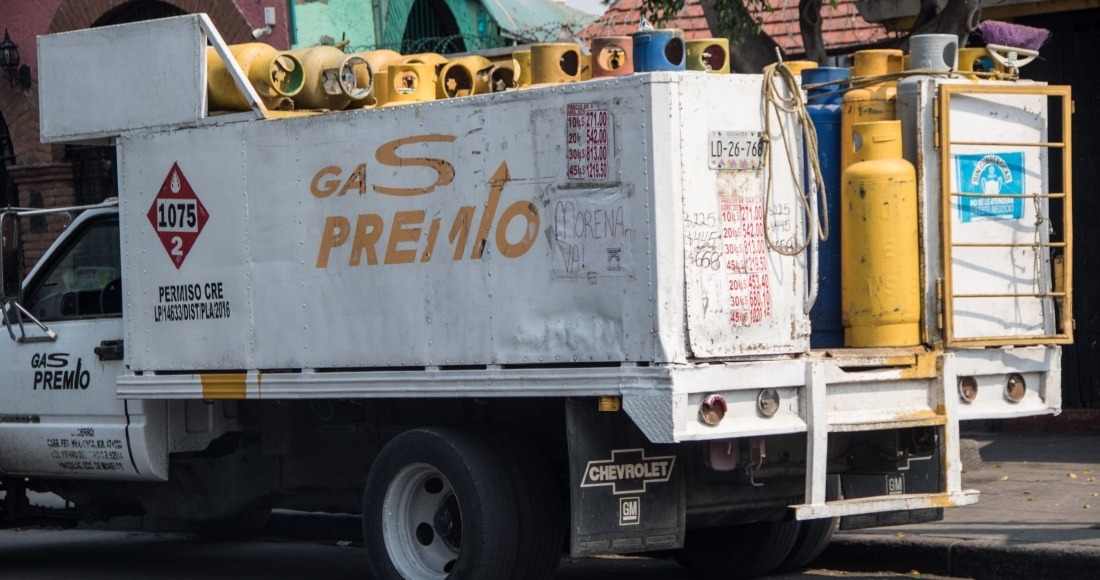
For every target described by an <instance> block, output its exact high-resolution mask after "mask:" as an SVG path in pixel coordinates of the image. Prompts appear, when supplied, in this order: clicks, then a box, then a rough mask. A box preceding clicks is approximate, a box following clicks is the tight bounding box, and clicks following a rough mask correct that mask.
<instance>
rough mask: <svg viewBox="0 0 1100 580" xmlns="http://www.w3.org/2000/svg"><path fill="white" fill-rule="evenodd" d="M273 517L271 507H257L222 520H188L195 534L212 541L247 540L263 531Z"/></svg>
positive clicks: (188, 524)
mask: <svg viewBox="0 0 1100 580" xmlns="http://www.w3.org/2000/svg"><path fill="white" fill-rule="evenodd" d="M270 517H271V508H268V507H255V508H250V509H247V510H245V511H243V512H241V513H239V514H237V515H236V516H233V517H231V518H225V519H221V520H205V521H190V522H187V527H189V528H191V531H192V532H195V535H196V536H198V537H200V538H202V539H204V540H207V541H210V542H226V541H231V540H247V539H248V538H251V537H253V536H256V535H257V534H259V533H260V532H261V531H263V529H264V526H266V525H267V520H268V519H269V518H270Z"/></svg>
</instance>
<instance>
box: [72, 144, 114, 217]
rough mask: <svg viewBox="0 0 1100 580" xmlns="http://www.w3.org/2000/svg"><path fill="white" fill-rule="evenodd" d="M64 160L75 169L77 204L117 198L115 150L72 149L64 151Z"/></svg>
mask: <svg viewBox="0 0 1100 580" xmlns="http://www.w3.org/2000/svg"><path fill="white" fill-rule="evenodd" d="M65 158H66V159H68V160H69V162H70V163H72V166H73V196H74V197H75V200H74V201H75V202H76V204H77V205H85V204H92V203H99V202H101V201H103V200H105V199H107V198H109V197H118V176H117V174H116V172H115V148H114V147H112V146H87V145H76V146H69V147H67V148H66V149H65Z"/></svg>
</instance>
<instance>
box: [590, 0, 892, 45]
mask: <svg viewBox="0 0 1100 580" xmlns="http://www.w3.org/2000/svg"><path fill="white" fill-rule="evenodd" d="M822 4H823V7H822V9H821V18H822V23H821V33H822V36H823V37H824V40H825V47H826V48H827V49H829V50H834V49H844V48H848V47H855V46H861V45H865V44H870V43H874V42H879V41H881V40H886V39H889V38H892V37H893V33H890V32H888V31H887V30H886V29H885V28H883V27H882V26H881V25H879V24H872V23H870V22H867V21H866V20H864V19H863V18H861V17H860V16H859V11H858V10H856V2H855V0H837V5H836V7H835V8H834V7H833V6H832V5H831V4H830V2H829V1H828V0H825V2H823V3H822ZM771 5H772V10H770V11H768V12H763V13H759V14H758V16H759V18H761V19H762V20H763V22H764V31H765V32H767V33H768V34H769V35H770V36H771V37H772V38H773V39H775V42H776V43H777V44H779V46H780V47H781V48H782V49H783V51H784V52H786V53H787V55H799V54H802V53H803V52H805V51H804V50H803V47H802V36H801V34H800V33H799V31H798V0H771ZM641 6H642V1H641V0H619V1H618V2H616V3H615V4H613V5H612V6H611V7H610V8H608V9H607V12H605V13H604V15H603V16H601V17H600V18H599V19H598V20H596V21H595V22H593V23H592V24H590V25H589V26H588V28H586V29H584V31H583V32H581V33H580V34H579V35H578V36H580V37H581V38H585V39H589V38H592V37H595V36H613V35H623V34H630V33H631V32H634V31H636V30H638V20H639V16H640V14H641ZM668 26H671V27H675V28H680V29H682V30H683V31H684V36H685V37H686V38H688V39H692V38H707V37H710V36H713V35H712V34H711V32H710V28H709V27H708V26H707V19H706V18H705V17H704V16H703V7H702V5H701V4H699V0H687V2H686V3H685V5H684V9H683V10H681V11H680V14H679V15H678V17H677V18H676V20H675V21H674V22H672V23H670V24H669V25H668Z"/></svg>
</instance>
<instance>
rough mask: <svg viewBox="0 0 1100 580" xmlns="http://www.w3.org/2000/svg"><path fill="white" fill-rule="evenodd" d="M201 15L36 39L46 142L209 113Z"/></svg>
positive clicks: (186, 120)
mask: <svg viewBox="0 0 1100 580" xmlns="http://www.w3.org/2000/svg"><path fill="white" fill-rule="evenodd" d="M203 17H204V15H198V14H196V15H189V16H179V17H176V18H165V19H163V20H153V21H149V22H143V23H142V24H141V25H140V26H126V25H120V26H105V27H100V28H90V29H86V30H78V31H74V32H66V33H62V34H51V35H46V36H40V37H38V95H39V111H40V123H41V132H42V141H43V142H45V143H56V142H65V141H77V140H86V139H93V138H98V137H109V136H114V135H119V134H121V133H124V132H126V131H132V130H136V129H146V128H152V127H167V126H172V125H180V124H193V123H195V122H196V121H197V120H199V119H200V118H201V117H202V116H203V115H204V114H205V107H206V34H205V33H204V32H203V30H202V18H203Z"/></svg>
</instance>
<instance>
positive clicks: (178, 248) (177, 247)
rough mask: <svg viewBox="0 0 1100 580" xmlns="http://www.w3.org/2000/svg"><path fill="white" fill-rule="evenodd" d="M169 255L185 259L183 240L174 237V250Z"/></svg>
mask: <svg viewBox="0 0 1100 580" xmlns="http://www.w3.org/2000/svg"><path fill="white" fill-rule="evenodd" d="M169 253H170V254H172V255H173V256H180V257H183V238H181V237H179V236H172V250H171V251H170V252H169Z"/></svg>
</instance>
